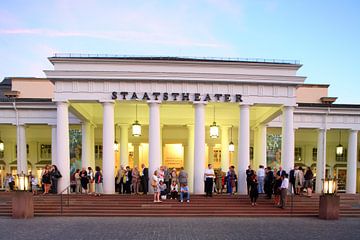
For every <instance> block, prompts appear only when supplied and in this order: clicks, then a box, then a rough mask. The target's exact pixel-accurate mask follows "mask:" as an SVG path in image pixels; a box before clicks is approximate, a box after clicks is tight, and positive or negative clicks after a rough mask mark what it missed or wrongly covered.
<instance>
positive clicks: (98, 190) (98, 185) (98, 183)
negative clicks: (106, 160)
mask: <svg viewBox="0 0 360 240" xmlns="http://www.w3.org/2000/svg"><path fill="white" fill-rule="evenodd" d="M95 170H96V172H95V179H94V182H95V196H100V195H101V194H102V193H103V185H102V183H103V176H102V173H101V172H100V167H99V166H96V168H95Z"/></svg>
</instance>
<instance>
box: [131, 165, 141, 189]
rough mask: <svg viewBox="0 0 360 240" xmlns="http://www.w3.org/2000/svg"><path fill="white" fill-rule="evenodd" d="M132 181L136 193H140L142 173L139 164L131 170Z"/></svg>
mask: <svg viewBox="0 0 360 240" xmlns="http://www.w3.org/2000/svg"><path fill="white" fill-rule="evenodd" d="M131 183H132V186H133V189H134V193H135V194H136V195H137V194H139V183H140V173H139V170H138V167H137V166H134V169H133V170H132V171H131Z"/></svg>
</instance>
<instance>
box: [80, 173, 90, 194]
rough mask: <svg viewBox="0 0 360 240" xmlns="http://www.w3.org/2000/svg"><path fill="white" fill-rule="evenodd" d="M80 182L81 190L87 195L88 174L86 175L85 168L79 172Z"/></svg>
mask: <svg viewBox="0 0 360 240" xmlns="http://www.w3.org/2000/svg"><path fill="white" fill-rule="evenodd" d="M80 182H81V187H82V189H83V192H85V193H87V192H88V183H89V178H88V174H87V171H86V169H85V168H83V169H82V170H81V172H80Z"/></svg>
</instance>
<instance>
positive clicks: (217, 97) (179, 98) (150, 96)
mask: <svg viewBox="0 0 360 240" xmlns="http://www.w3.org/2000/svg"><path fill="white" fill-rule="evenodd" d="M111 99H113V100H117V99H119V100H122V101H123V100H130V101H131V100H140V99H141V100H143V101H150V100H155V101H174V102H192V101H194V102H200V101H203V102H211V101H216V102H242V101H243V99H242V95H241V94H233V95H232V94H220V93H216V94H209V93H205V94H201V93H168V92H164V93H160V92H153V93H147V92H142V93H140V92H112V93H111Z"/></svg>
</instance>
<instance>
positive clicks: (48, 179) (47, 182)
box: [41, 167, 51, 195]
mask: <svg viewBox="0 0 360 240" xmlns="http://www.w3.org/2000/svg"><path fill="white" fill-rule="evenodd" d="M41 181H42V183H43V185H44V195H45V194H48V193H49V190H50V187H51V174H50V170H49V167H45V171H44V174H43V175H42V178H41Z"/></svg>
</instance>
